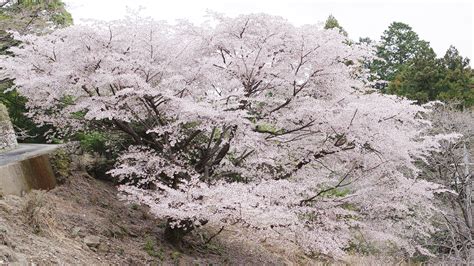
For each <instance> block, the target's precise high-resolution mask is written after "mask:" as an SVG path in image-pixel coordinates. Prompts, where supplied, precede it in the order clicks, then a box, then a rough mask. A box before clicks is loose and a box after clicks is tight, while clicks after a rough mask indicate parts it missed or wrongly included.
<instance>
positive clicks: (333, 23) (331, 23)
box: [324, 15, 347, 37]
mask: <svg viewBox="0 0 474 266" xmlns="http://www.w3.org/2000/svg"><path fill="white" fill-rule="evenodd" d="M334 28H338V29H339V33H341V34H342V35H344V36H346V37H347V31H346V30H345V29H344V28H343V27H342V26H341V25H339V21H337V19H336V18H335V17H334V16H333V15H329V17H328V18H327V19H326V23H325V24H324V29H326V30H328V29H334Z"/></svg>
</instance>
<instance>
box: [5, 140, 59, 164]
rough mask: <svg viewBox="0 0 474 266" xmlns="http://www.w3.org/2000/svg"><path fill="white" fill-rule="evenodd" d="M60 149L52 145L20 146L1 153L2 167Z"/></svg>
mask: <svg viewBox="0 0 474 266" xmlns="http://www.w3.org/2000/svg"><path fill="white" fill-rule="evenodd" d="M58 147H59V145H52V144H20V145H18V147H17V148H15V149H13V150H9V151H6V152H0V166H3V165H7V164H10V163H13V162H16V161H21V160H24V159H26V158H31V157H34V156H37V155H42V154H45V153H49V152H51V151H53V150H55V149H56V148H58Z"/></svg>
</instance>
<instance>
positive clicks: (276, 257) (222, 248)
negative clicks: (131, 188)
mask: <svg viewBox="0 0 474 266" xmlns="http://www.w3.org/2000/svg"><path fill="white" fill-rule="evenodd" d="M215 231H216V230H213V229H208V231H207V232H206V231H203V230H201V231H200V232H196V234H195V235H194V236H191V237H190V238H189V239H188V240H187V243H186V244H185V245H184V246H183V247H182V248H179V249H178V248H175V247H173V246H170V245H169V244H167V243H165V242H164V241H163V240H162V232H163V222H162V221H160V220H157V219H155V218H153V217H151V216H150V215H149V214H148V212H147V210H146V208H144V207H141V206H138V205H127V204H125V203H123V202H121V201H119V200H118V198H117V196H116V189H115V188H114V186H113V185H112V184H110V183H106V182H103V181H100V180H96V179H93V178H91V177H90V176H88V175H87V174H75V175H73V176H71V177H70V178H69V179H68V180H67V181H66V183H65V184H63V185H61V186H59V187H57V188H55V189H53V190H51V191H49V192H42V191H35V192H32V193H30V194H28V195H25V196H24V197H15V196H7V197H5V198H2V199H0V264H2V263H6V264H10V263H15V264H31V263H34V264H41V265H44V264H48V265H49V264H83V265H86V264H87V265H98V264H100V265H110V264H114V265H117V264H120V265H124V264H133V265H143V264H148V265H150V264H151V265H159V264H166V265H169V264H175V265H189V264H192V265H196V264H198V265H209V264H234V265H235V264H238V265H243V264H247V265H255V264H258V265H261V264H267V265H269V264H270V265H283V264H294V263H297V264H300V263H308V261H307V260H306V259H303V258H301V257H299V258H293V259H291V261H290V260H289V259H287V258H284V257H285V256H284V255H280V254H278V253H280V252H278V251H275V250H274V251H272V250H271V248H269V247H265V246H264V245H257V244H253V245H252V244H249V243H243V242H242V241H239V240H236V239H238V238H235V237H229V236H230V235H232V234H233V231H231V230H224V232H223V233H222V234H221V235H219V236H218V237H216V238H214V239H213V240H212V242H210V243H208V244H204V242H205V241H203V239H207V238H208V237H209V236H210V235H211V234H213V233H214V232H215ZM226 239H233V240H232V241H227V240H226Z"/></svg>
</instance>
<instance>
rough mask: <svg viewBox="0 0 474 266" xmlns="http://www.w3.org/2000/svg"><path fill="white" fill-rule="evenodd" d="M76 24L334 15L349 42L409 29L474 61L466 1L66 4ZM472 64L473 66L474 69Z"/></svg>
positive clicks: (76, 0) (300, 20)
mask: <svg viewBox="0 0 474 266" xmlns="http://www.w3.org/2000/svg"><path fill="white" fill-rule="evenodd" d="M64 2H65V3H66V8H67V9H68V10H69V11H70V12H71V13H72V16H73V18H74V22H75V23H76V24H80V23H83V20H84V19H100V20H106V21H110V20H114V19H120V18H122V17H123V16H125V14H126V12H127V9H130V8H131V9H134V10H137V9H141V11H140V12H141V15H143V16H149V17H152V18H155V19H157V20H167V21H169V22H170V23H173V22H174V21H175V20H176V19H188V20H189V21H191V22H193V23H201V22H203V21H204V20H205V18H204V16H205V14H206V10H212V11H216V12H219V13H224V14H226V15H228V16H232V17H233V16H237V15H239V14H248V13H261V12H263V13H268V14H272V15H278V16H282V17H284V18H286V19H287V20H288V21H290V22H291V23H293V24H295V25H303V24H317V23H319V22H323V21H325V20H326V18H327V17H328V16H329V15H330V14H332V15H333V16H335V17H336V19H337V20H338V21H339V24H340V25H341V26H343V27H344V28H345V29H346V31H347V32H348V33H349V37H350V38H352V39H354V40H358V39H359V37H370V38H371V39H373V40H379V39H380V36H381V34H382V33H383V31H384V30H386V29H387V28H388V26H389V25H390V23H391V22H393V21H399V22H404V23H407V24H408V25H410V26H411V27H412V28H413V30H414V31H415V32H416V33H418V35H419V36H420V38H421V39H424V40H426V41H429V42H430V44H431V46H432V47H433V49H434V50H435V52H436V53H437V54H438V56H443V55H444V53H445V52H446V50H447V49H448V47H449V46H450V45H454V46H455V47H456V48H458V50H459V51H460V53H461V55H463V56H465V57H468V58H470V59H472V58H473V50H474V48H473V35H474V27H473V13H474V12H473V11H474V4H473V3H474V1H468V0H451V1H449V0H411V1H410V0H398V1H393V0H378V1H376V0H372V1H368V0H353V1H349V0H332V1H329V0H238V1H236V0H194V1H193V0H165V1H161V0H65V1H64ZM473 63H474V62H472V61H471V66H473V65H474V64H473Z"/></svg>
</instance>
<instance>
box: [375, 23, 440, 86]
mask: <svg viewBox="0 0 474 266" xmlns="http://www.w3.org/2000/svg"><path fill="white" fill-rule="evenodd" d="M427 47H429V43H428V42H426V41H423V40H420V38H419V37H418V34H416V33H415V32H414V31H413V30H412V28H411V27H410V26H409V25H407V24H405V23H401V22H393V23H392V24H390V26H389V27H388V29H387V30H385V31H384V33H383V35H382V37H381V42H380V44H379V45H378V46H377V47H376V48H377V53H376V54H377V56H378V57H379V58H380V59H381V60H375V61H374V63H373V64H372V71H373V72H375V73H376V74H377V75H378V76H379V78H380V79H382V80H388V81H391V80H393V79H394V78H395V76H396V75H397V74H398V72H399V71H400V70H401V68H402V66H403V65H404V64H406V63H407V62H408V61H409V60H411V59H413V58H415V57H416V56H417V54H419V53H420V52H421V53H423V52H424V51H423V49H426V48H427ZM430 49H431V48H430Z"/></svg>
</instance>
